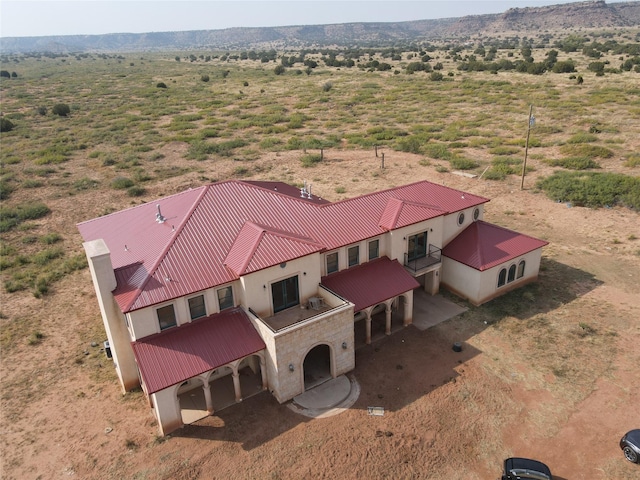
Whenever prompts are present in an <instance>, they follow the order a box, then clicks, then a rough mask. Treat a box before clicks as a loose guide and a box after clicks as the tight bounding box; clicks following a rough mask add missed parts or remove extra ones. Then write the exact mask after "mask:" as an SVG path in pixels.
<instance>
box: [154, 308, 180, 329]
mask: <svg viewBox="0 0 640 480" xmlns="http://www.w3.org/2000/svg"><path fill="white" fill-rule="evenodd" d="M156 314H157V315H158V323H159V324H160V330H164V329H165V328H170V327H175V326H176V325H177V323H176V312H175V310H174V309H173V305H167V306H166V307H162V308H158V309H156Z"/></svg>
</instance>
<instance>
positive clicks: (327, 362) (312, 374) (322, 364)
mask: <svg viewBox="0 0 640 480" xmlns="http://www.w3.org/2000/svg"><path fill="white" fill-rule="evenodd" d="M303 369H304V389H305V390H308V389H309V388H312V387H315V386H317V385H320V384H321V383H324V382H326V381H327V380H331V378H332V377H331V349H330V348H329V345H326V344H322V345H317V346H315V347H313V348H312V349H311V350H310V351H309V353H307V355H306V357H304V364H303Z"/></svg>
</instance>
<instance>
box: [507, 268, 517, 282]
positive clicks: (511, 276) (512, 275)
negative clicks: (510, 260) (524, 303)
mask: <svg viewBox="0 0 640 480" xmlns="http://www.w3.org/2000/svg"><path fill="white" fill-rule="evenodd" d="M515 279H516V266H515V265H511V266H510V267H509V278H507V282H513V281H514V280H515Z"/></svg>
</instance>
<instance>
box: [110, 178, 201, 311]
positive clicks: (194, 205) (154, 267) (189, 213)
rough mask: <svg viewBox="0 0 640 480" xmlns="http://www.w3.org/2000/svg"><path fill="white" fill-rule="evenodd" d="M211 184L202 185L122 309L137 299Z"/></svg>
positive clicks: (128, 306) (129, 306) (127, 309)
mask: <svg viewBox="0 0 640 480" xmlns="http://www.w3.org/2000/svg"><path fill="white" fill-rule="evenodd" d="M211 185H212V184H208V185H203V186H202V187H201V188H202V192H201V193H200V195H198V196H197V197H196V199H195V201H194V202H193V205H192V207H191V208H190V209H189V212H188V213H187V214H186V215H185V216H184V219H183V220H182V222H181V223H180V224H179V225H178V228H176V231H175V234H174V235H173V238H171V239H170V240H169V242H167V245H166V246H165V247H164V249H163V250H162V252H161V253H160V255H158V258H157V260H156V261H155V263H154V264H153V265H152V266H151V268H150V269H149V273H147V278H145V280H144V282H142V284H141V285H140V286H139V287H138V288H137V293H136V294H135V295H134V296H133V297H132V299H131V300H130V301H129V302H127V305H126V308H124V309H123V311H129V309H130V308H131V307H132V306H133V304H134V303H135V302H136V301H138V298H139V297H140V293H141V292H143V291H144V288H145V287H146V286H147V283H149V281H150V280H151V277H153V275H154V274H155V272H156V271H157V270H158V267H159V266H160V265H161V264H162V262H163V261H164V259H165V258H166V256H167V254H168V253H169V250H171V247H173V245H174V244H175V243H176V240H177V239H178V238H179V237H180V234H181V233H182V230H183V229H184V227H185V225H186V224H187V223H188V221H189V218H191V215H193V212H194V211H195V209H196V208H198V205H200V202H202V198H203V197H204V196H205V194H206V193H207V192H208V191H209V189H210V188H211ZM187 191H188V190H187Z"/></svg>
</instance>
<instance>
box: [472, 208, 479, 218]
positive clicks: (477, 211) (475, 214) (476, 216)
mask: <svg viewBox="0 0 640 480" xmlns="http://www.w3.org/2000/svg"><path fill="white" fill-rule="evenodd" d="M478 217H480V209H479V208H476V209H475V210H474V211H473V219H474V220H478Z"/></svg>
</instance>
